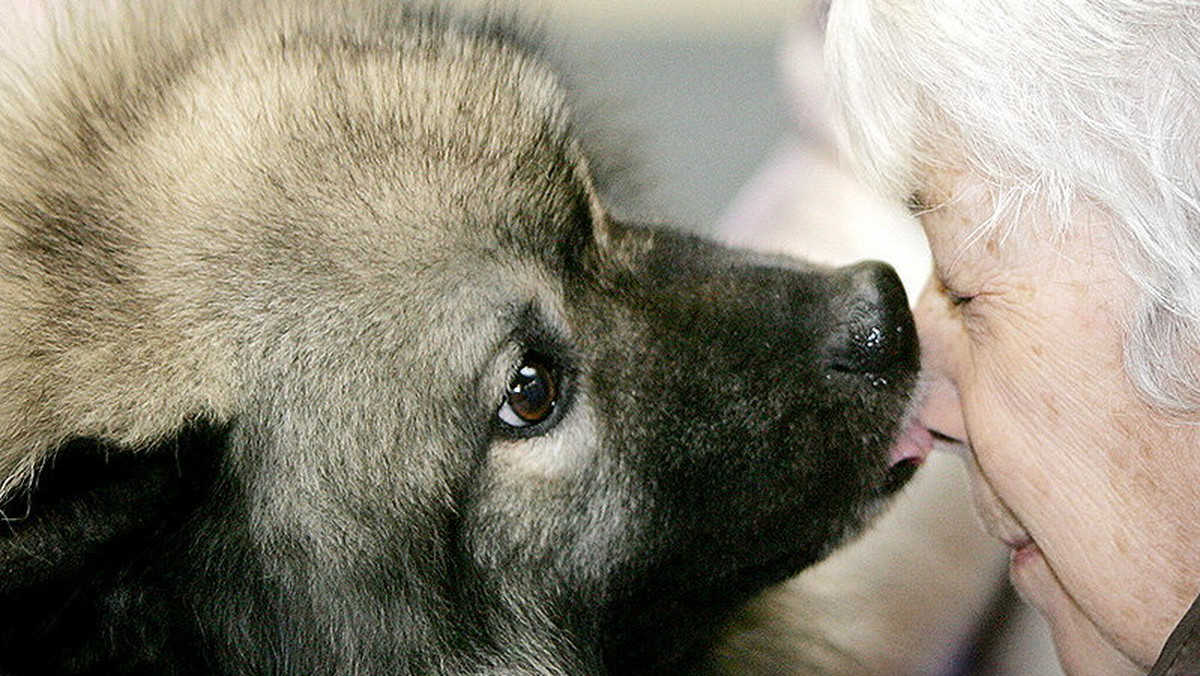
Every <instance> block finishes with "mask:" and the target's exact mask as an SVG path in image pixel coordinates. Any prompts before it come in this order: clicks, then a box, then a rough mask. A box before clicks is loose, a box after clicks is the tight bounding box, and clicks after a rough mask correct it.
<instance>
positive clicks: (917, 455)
mask: <svg viewBox="0 0 1200 676" xmlns="http://www.w3.org/2000/svg"><path fill="white" fill-rule="evenodd" d="M932 451H933V435H932V434H930V433H929V430H927V429H925V427H924V426H923V425H921V424H919V423H917V422H912V423H909V425H908V427H907V428H905V429H904V432H902V433H901V434H900V438H899V439H898V440H897V441H896V445H895V446H893V447H892V454H891V455H892V457H891V462H890V464H889V465H888V466H889V467H895V466H896V465H899V464H900V463H902V462H905V461H910V460H911V461H916V462H917V463H918V464H919V463H921V462H923V461H924V460H925V456H927V455H929V453H930V452H932Z"/></svg>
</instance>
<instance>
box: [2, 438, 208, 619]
mask: <svg viewBox="0 0 1200 676" xmlns="http://www.w3.org/2000/svg"><path fill="white" fill-rule="evenodd" d="M224 437H225V433H224V432H223V431H222V430H219V429H209V428H203V429H202V428H198V427H197V428H193V429H189V430H188V431H186V432H184V433H182V434H180V435H178V436H176V437H174V438H172V439H171V441H170V442H167V443H164V444H162V445H161V446H160V447H158V448H154V449H149V450H148V452H141V453H129V452H114V449H113V448H112V447H110V446H108V445H106V444H103V443H98V442H95V441H93V440H88V439H78V440H74V441H72V442H70V443H68V444H66V445H65V446H64V447H62V448H61V449H60V450H59V451H58V452H57V453H56V454H55V456H54V459H53V461H52V462H51V463H49V464H48V465H47V466H46V467H45V468H44V469H43V470H42V471H41V472H39V473H38V475H37V478H36V480H35V481H31V482H29V483H28V484H26V485H24V486H22V487H20V488H19V489H18V490H16V491H14V492H12V493H11V494H10V495H9V496H8V497H7V498H6V499H5V500H4V501H3V502H0V598H16V597H26V596H30V595H33V596H35V597H38V596H43V594H41V593H40V592H39V590H49V589H55V588H57V586H58V585H60V584H61V583H62V581H64V580H87V579H91V578H93V577H95V576H97V575H104V574H108V573H110V572H111V571H113V570H115V569H116V567H118V566H122V565H125V564H126V563H127V562H129V561H131V560H133V559H135V558H136V557H137V554H138V550H137V547H138V545H137V543H143V542H145V541H147V540H149V539H150V536H152V535H154V534H163V532H164V529H166V528H170V527H177V524H178V523H181V522H183V521H185V520H186V519H185V518H183V517H184V515H185V514H186V512H187V511H188V510H191V509H193V508H194V507H195V505H196V504H197V503H198V501H199V500H200V499H201V498H202V496H204V495H206V494H207V492H208V491H209V490H210V488H211V486H212V485H213V482H214V480H215V477H216V473H217V468H218V466H219V463H220V459H219V458H220V456H221V455H222V454H221V453H220V452H219V449H215V448H214V447H216V446H220V445H222V443H223V441H222V440H223V439H224Z"/></svg>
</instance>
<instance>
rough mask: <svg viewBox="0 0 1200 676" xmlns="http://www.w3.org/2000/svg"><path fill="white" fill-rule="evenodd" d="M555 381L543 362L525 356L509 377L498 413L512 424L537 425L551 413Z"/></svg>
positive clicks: (514, 425) (556, 396) (555, 393)
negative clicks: (510, 377)
mask: <svg viewBox="0 0 1200 676" xmlns="http://www.w3.org/2000/svg"><path fill="white" fill-rule="evenodd" d="M557 399H558V384H557V383H556V382H555V377H554V372H553V371H552V370H551V369H550V368H549V367H548V366H546V365H545V364H544V363H542V362H540V361H538V360H536V359H533V358H526V359H525V361H524V362H523V363H522V364H521V366H520V368H518V369H517V371H516V373H514V374H513V377H512V379H511V380H509V381H508V392H507V393H506V394H505V399H504V405H503V406H502V407H501V408H500V412H499V416H500V419H501V420H502V421H504V423H505V424H507V425H509V426H511V427H528V426H530V425H536V424H538V423H540V422H542V421H544V420H546V419H547V418H549V417H550V414H552V413H554V405H555V401H556V400H557Z"/></svg>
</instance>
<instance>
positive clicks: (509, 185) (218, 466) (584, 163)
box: [0, 14, 917, 674]
mask: <svg viewBox="0 0 1200 676" xmlns="http://www.w3.org/2000/svg"><path fill="white" fill-rule="evenodd" d="M364 16H368V17H369V18H364ZM221 20H222V21H229V20H230V19H229V17H227V16H226V17H223V18H222V19H221ZM145 25H146V26H149V25H150V24H145ZM155 25H156V26H157V27H156V28H155V30H158V31H161V30H166V29H167V28H164V26H166V27H168V28H169V27H170V26H171V25H172V24H171V23H170V22H164V23H163V24H161V25H160V24H155ZM143 28H144V29H145V26H144V27H143ZM145 30H146V31H147V32H148V33H149V34H150V35H151V36H152V37H154V39H161V36H155V35H154V32H153V31H149V29H145ZM223 30H226V31H228V32H227V34H226V37H224V38H223V40H225V42H211V40H213V39H212V38H205V40H201V41H200V42H199V44H203V45H208V48H206V49H204V50H200V49H195V50H193V51H192V52H188V53H187V54H186V55H184V54H183V52H182V51H181V53H180V56H179V58H180V59H181V61H179V62H173V63H175V65H176V71H174V72H173V77H175V78H176V79H175V80H171V81H169V82H165V83H164V81H163V80H162V78H161V77H158V78H157V79H153V80H152V81H153V83H155V85H156V86H157V87H158V89H157V90H156V91H155V92H154V94H153V96H154V99H153V101H147V102H143V103H144V105H145V106H146V107H147V108H149V109H148V110H141V109H139V108H137V107H135V106H130V107H118V108H115V109H112V108H105V107H103V106H95V107H94V108H86V109H85V108H80V109H78V110H75V111H74V112H73V114H74V115H78V116H98V119H103V116H105V115H114V116H124V117H120V120H119V121H121V122H122V123H123V124H122V125H120V128H121V129H134V130H136V133H129V134H127V135H126V134H119V135H117V136H114V137H113V138H108V139H105V141H106V144H107V145H108V146H110V147H112V148H114V150H113V152H111V153H109V154H101V155H98V156H97V157H96V158H93V161H94V165H92V164H89V165H88V166H87V167H84V168H82V169H81V168H80V166H79V165H78V164H74V165H70V166H67V165H65V164H64V165H63V166H58V165H56V164H53V163H51V165H50V169H51V170H50V172H49V173H50V177H49V178H47V179H46V180H47V181H49V180H50V178H53V179H54V186H55V192H54V193H53V195H54V197H55V199H57V200H58V201H57V202H55V204H58V205H60V206H61V205H63V204H67V205H68V206H70V205H74V206H73V208H69V209H68V208H61V209H60V210H58V211H55V212H53V213H51V212H50V211H49V207H48V206H47V205H49V204H50V202H49V201H48V200H49V198H48V197H46V196H45V195H41V196H40V197H38V199H34V197H32V196H33V195H35V194H36V193H35V191H33V190H30V191H29V192H28V194H29V195H30V197H29V198H28V203H27V204H23V205H22V208H21V209H14V208H11V207H10V208H9V209H8V210H7V211H6V213H7V214H8V217H9V218H20V219H21V223H20V226H21V228H22V232H25V233H26V237H27V239H28V240H29V241H30V242H33V243H34V244H38V243H39V242H40V243H41V244H42V245H44V246H41V247H40V248H39V247H37V246H30V247H28V248H27V251H29V252H31V253H29V254H28V256H29V257H31V259H30V260H27V261H25V263H24V265H25V266H26V267H27V269H29V270H34V269H36V270H40V271H41V272H39V273H38V274H40V275H43V278H41V279H40V281H39V284H38V285H37V288H34V287H32V286H31V287H30V289H29V290H28V292H29V293H30V294H35V293H41V291H42V288H43V287H44V286H46V287H52V288H70V289H73V290H74V291H73V292H72V293H69V294H61V295H59V296H53V299H54V300H53V302H49V303H46V304H44V305H35V306H34V310H33V312H34V313H36V312H42V313H43V314H44V315H45V316H34V317H32V318H31V319H30V320H29V321H30V322H32V324H30V325H37V326H41V327H45V329H46V330H47V331H50V332H52V335H51V336H49V340H48V344H49V345H52V346H56V347H57V346H60V345H66V346H67V347H71V346H72V345H75V346H79V345H80V344H82V343H86V345H84V347H86V348H88V349H91V350H93V352H92V353H89V359H90V360H91V361H89V362H88V364H87V365H86V368H81V367H77V366H76V367H74V368H76V370H75V371H72V370H70V369H71V368H72V366H71V364H70V363H69V361H68V358H69V357H70V356H71V353H70V350H63V351H62V352H61V354H59V355H58V361H54V360H51V359H47V361H46V362H45V363H44V364H43V363H42V362H38V363H39V364H40V365H41V366H42V367H45V368H51V369H57V370H56V371H55V373H56V374H57V373H60V372H61V374H62V377H61V378H57V379H55V380H53V383H55V387H61V388H77V389H79V390H80V391H82V392H84V393H86V394H87V395H88V396H82V395H80V394H79V392H57V391H55V392H51V393H50V394H51V395H52V396H47V397H43V398H44V399H45V401H48V402H51V403H53V402H56V401H69V402H71V403H70V405H67V404H58V405H57V406H58V408H57V409H56V410H54V411H52V413H53V414H54V416H52V417H53V418H54V419H55V420H60V419H62V418H64V417H71V416H73V418H79V419H78V420H76V419H70V420H67V421H66V422H63V423H62V427H63V429H65V430H68V432H70V434H68V432H58V433H57V438H61V437H65V436H73V437H75V438H76V440H75V441H73V442H71V443H68V444H67V445H65V446H63V447H62V448H61V449H60V450H59V451H58V453H57V454H56V456H55V458H56V459H55V461H54V467H53V468H52V469H50V470H47V471H46V473H45V474H44V475H43V477H42V478H41V480H40V481H39V482H38V488H37V489H36V490H33V489H30V490H27V491H22V492H19V493H17V494H16V495H14V496H12V497H10V498H9V500H8V502H7V503H6V506H7V511H8V512H9V513H10V514H11V513H13V511H14V510H17V511H21V512H24V511H25V508H26V507H28V517H27V518H25V519H24V520H23V521H21V522H20V523H17V524H15V525H14V527H13V529H12V533H11V534H9V535H8V536H6V537H0V565H3V566H4V567H5V568H6V569H12V570H16V571H18V574H15V575H13V576H10V577H9V578H7V579H6V580H4V581H3V582H0V594H4V595H5V596H6V598H7V601H6V602H5V604H6V605H5V607H8V608H18V609H20V612H21V613H24V614H25V617H24V618H16V617H13V616H9V617H6V618H4V619H3V620H0V625H3V626H2V627H0V628H2V633H0V638H5V637H6V640H7V643H8V646H9V647H11V648H12V650H9V648H8V647H6V648H5V651H0V652H2V653H3V654H5V655H10V656H11V657H8V658H6V659H10V660H13V661H14V664H16V665H17V666H18V667H20V666H21V665H32V664H38V660H50V659H52V658H51V657H48V656H47V654H46V651H47V650H49V649H48V648H45V647H44V646H45V645H46V644H45V641H48V640H51V639H52V640H54V641H57V642H58V643H57V645H59V646H67V647H64V648H60V649H61V650H63V654H64V655H67V657H60V658H57V659H62V660H64V661H65V662H69V663H71V664H84V665H90V667H95V668H100V666H99V665H103V664H112V663H114V662H113V661H114V660H116V661H120V660H125V661H124V662H120V663H121V664H126V665H128V664H135V665H136V664H142V662H138V661H137V660H143V662H144V663H146V664H162V663H167V662H174V663H176V664H189V665H192V668H196V669H201V668H202V669H213V670H216V671H221V672H224V671H234V672H239V671H248V672H252V673H260V672H261V673H268V672H270V673H276V672H279V673H306V674H307V673H326V672H329V673H333V672H336V673H343V672H347V673H349V672H351V671H353V670H355V669H357V670H360V671H361V672H362V673H434V672H439V670H444V671H448V672H452V673H468V672H473V671H486V670H488V669H502V668H509V669H515V670H528V671H534V670H537V669H544V670H545V673H560V672H561V673H583V672H585V671H599V670H601V669H603V668H607V669H610V670H612V671H613V672H614V673H636V672H638V671H647V670H663V669H667V668H668V667H670V666H671V665H674V664H678V663H680V662H681V661H683V660H685V659H686V658H687V657H688V656H689V655H691V654H692V653H693V651H695V650H697V649H698V646H699V645H700V642H701V641H702V640H703V639H704V638H706V637H707V636H708V633H709V632H710V631H711V630H712V629H713V628H714V627H715V626H716V625H717V624H718V623H719V622H720V620H721V619H722V618H724V617H725V616H726V614H727V613H728V612H730V611H731V610H732V609H733V608H735V607H736V606H737V604H738V603H740V602H741V601H743V600H745V599H746V598H747V597H748V596H749V595H751V594H753V593H754V592H756V591H757V590H759V589H761V588H762V587H764V586H765V585H767V584H770V583H772V582H776V581H779V580H781V579H783V578H784V577H786V576H788V575H791V574H793V573H795V572H797V571H799V570H800V569H802V568H803V567H805V566H806V565H808V564H811V563H813V562H814V561H817V560H818V559H820V558H821V557H822V556H823V555H824V554H826V553H827V552H828V551H829V550H830V548H831V547H833V546H835V545H836V544H838V543H839V542H840V541H842V540H843V539H844V538H845V537H846V536H847V535H848V534H849V533H851V532H853V531H854V530H855V529H856V528H857V527H858V526H860V525H861V523H862V522H863V520H864V518H865V516H866V515H867V514H868V513H869V512H871V510H872V509H873V508H874V507H875V506H876V503H877V502H878V501H879V500H880V499H881V498H884V497H886V496H887V495H888V494H889V493H890V492H892V491H894V490H895V489H896V488H897V487H898V486H899V485H901V484H902V483H903V481H904V480H905V479H906V478H907V474H908V473H909V472H910V470H911V468H910V467H909V466H908V465H906V464H902V465H899V466H898V465H897V463H896V462H895V461H894V460H893V453H892V451H891V449H892V447H893V445H894V440H895V439H896V438H897V437H898V436H900V435H901V433H902V428H903V426H904V425H905V419H904V418H905V414H906V410H907V408H908V406H909V400H910V398H911V396H912V392H913V388H914V385H915V379H916V370H917V343H916V337H915V334H914V330H913V325H912V321H911V317H910V315H909V313H908V309H907V303H906V300H905V296H904V293H903V291H902V289H901V287H900V285H899V282H898V280H897V279H896V277H895V275H894V274H893V273H892V272H891V271H890V270H889V269H887V268H886V267H885V266H882V265H878V264H862V265H858V266H854V267H852V268H848V269H841V270H829V269H822V268H818V267H815V266H810V265H806V264H803V263H799V262H796V261H793V260H787V259H783V258H768V257H762V256H758V255H753V254H750V253H746V252H740V251H734V250H729V249H725V248H722V247H719V246H716V245H714V244H711V243H707V242H705V241H702V240H700V239H697V238H695V237H692V236H688V235H684V234H680V233H677V232H671V231H668V230H663V229H651V228H646V227H642V226H638V225H634V224H630V223H624V222H619V221H618V220H616V219H615V218H613V217H612V216H611V215H610V214H609V212H608V210H607V209H606V206H605V201H604V199H603V198H602V197H601V196H600V194H599V193H598V191H597V190H596V188H595V186H594V183H595V180H594V179H593V177H592V174H591V172H590V170H589V160H588V156H587V153H586V152H585V151H583V150H582V149H581V148H582V147H581V145H580V143H579V141H578V140H577V138H576V135H575V131H574V128H573V124H572V122H571V119H570V117H569V115H568V113H567V109H566V106H565V104H564V102H563V97H562V93H561V91H560V90H559V88H558V86H557V84H556V83H555V80H554V77H553V76H552V75H551V73H550V72H549V71H548V70H547V69H546V67H545V66H544V65H542V64H541V62H540V61H539V60H538V59H537V58H536V57H535V56H533V55H532V54H531V52H530V51H529V50H528V49H526V48H524V47H523V46H521V44H520V43H519V41H518V40H515V39H513V38H512V36H511V35H508V34H506V33H505V32H504V31H502V30H498V29H496V28H494V27H490V26H479V25H468V24H456V23H453V22H449V21H446V20H443V19H437V18H429V17H414V16H411V15H389V16H385V15H383V14H379V15H363V16H358V15H351V14H347V15H346V16H340V17H338V18H329V17H324V18H321V19H319V20H316V19H314V20H310V21H306V20H303V19H294V18H288V19H287V20H284V21H280V20H278V19H252V18H246V17H243V18H242V19H241V23H237V24H236V28H230V27H228V26H226V27H225V28H224V29H223ZM134 37H135V38H136V39H141V40H147V41H148V40H150V38H148V37H146V36H144V35H142V34H140V33H139V34H136V35H134ZM176 42H178V43H180V44H188V43H187V42H186V41H183V40H176ZM116 44H121V43H119V42H117V43H116ZM168 44H173V43H168ZM218 47H219V48H218ZM133 53H134V52H130V53H129V54H126V53H112V54H110V56H111V57H113V59H114V60H115V61H116V65H113V66H106V67H111V68H115V69H124V70H122V71H121V72H122V73H123V74H124V76H125V79H124V80H121V79H120V78H109V79H103V78H102V79H101V80H100V81H101V82H110V81H118V80H120V81H122V82H125V81H126V80H129V79H133V81H134V82H137V81H138V80H137V78H152V77H154V76H161V75H162V72H161V69H162V68H163V67H162V66H161V65H155V64H150V63H143V62H136V63H129V64H122V63H120V62H119V59H120V58H121V57H123V56H124V57H130V58H132V57H131V56H130V55H131V54H133ZM185 56H186V59H185ZM187 59H191V60H187ZM181 64H182V65H181ZM77 66H78V67H83V66H82V65H79V64H77ZM106 72H107V71H106ZM181 73H182V74H181ZM145 81H146V82H150V81H151V80H149V79H147V80H145ZM103 94H104V92H98V93H96V94H95V95H96V96H98V97H99V96H101V95H103ZM109 94H111V92H109ZM147 96H149V95H147ZM185 113H186V114H185ZM77 122H78V121H77ZM108 122H109V125H108V126H107V127H103V128H104V129H109V130H110V132H109V133H114V134H116V133H117V132H112V131H111V130H112V129H114V128H117V127H118V125H115V124H114V123H113V121H112V120H109V121H108ZM90 128H92V129H100V128H101V125H99V124H98V123H97V121H96V120H91V127H90ZM83 171H86V172H89V173H87V175H86V176H87V180H84V179H83V178H81V174H78V172H83ZM73 172H75V173H73ZM97 186H100V187H99V188H98V187H97ZM73 191H74V192H73ZM39 200H40V201H39ZM64 213H66V214H71V215H73V216H74V217H76V218H77V219H78V220H79V222H78V223H73V224H71V227H74V228H78V229H79V232H82V233H84V236H82V237H78V238H76V240H77V241H71V242H68V243H67V244H66V245H62V246H65V249H64V248H62V246H60V249H61V251H59V252H56V251H55V250H54V247H53V246H52V245H53V244H54V240H53V237H54V236H56V235H57V234H59V233H60V230H61V226H62V224H61V223H59V222H56V221H53V218H58V217H60V216H61V215H62V214H64ZM95 214H102V215H103V216H104V217H103V218H96V217H94V215H95ZM56 228H58V229H56ZM89 243H91V244H89ZM90 245H94V246H96V247H98V249H97V251H95V252H89V251H88V249H87V247H88V246H90ZM19 251H21V249H18V248H16V247H10V248H9V249H8V250H7V252H6V255H7V256H8V257H9V258H15V257H16V256H17V255H18V252H19ZM38 256H40V257H42V258H41V259H37V260H33V258H34V257H38ZM65 256H83V257H84V260H94V261H101V262H103V261H109V262H110V263H111V264H112V267H111V268H108V269H106V270H103V271H101V270H98V269H96V268H95V267H94V266H87V265H80V264H66V263H65V262H64V263H63V264H61V265H48V264H46V261H56V260H59V259H60V258H62V257H65ZM43 259H44V260H43ZM92 276H94V277H95V278H94V279H93V277H92ZM60 278H61V279H60ZM41 282H45V284H42V283H41ZM8 283H9V284H13V283H15V282H12V281H11V280H10V281H9V282H8ZM71 341H75V342H74V343H72V342H71ZM80 349H83V348H80ZM76 354H77V353H76ZM106 359H107V360H109V361H105V360H106ZM30 363H31V364H32V363H34V362H33V360H30ZM84 376H86V378H85V377H84ZM38 382H39V383H42V382H46V381H44V379H39V380H38ZM113 392H117V393H120V394H121V397H116V396H114V395H113V394H112V393H113ZM92 393H94V396H91V394H92ZM31 396H32V395H31ZM118 399H122V400H121V401H118ZM80 402H82V403H80ZM88 406H91V407H92V408H91V409H88V408H87V407H88ZM106 407H107V408H106ZM84 410H87V411H88V412H89V414H88V415H86V416H85V415H83V414H82V413H80V411H84ZM68 414H69V415H68ZM139 415H142V416H144V418H139ZM97 420H99V421H100V422H96V421H97ZM143 420H144V421H145V422H141V421H143ZM89 425H91V427H89ZM54 436H55V435H47V438H51V437H54ZM88 439H91V441H89V440H88ZM97 439H99V440H97ZM163 439H169V441H163ZM148 440H149V441H148ZM131 445H140V446H141V447H142V448H141V450H142V453H140V454H137V455H130V454H126V453H121V452H119V451H121V450H124V448H125V447H127V446H131ZM147 446H150V447H151V448H149V449H147V448H146V447H147ZM97 452H99V454H100V455H104V456H106V457H111V458H112V459H111V460H108V461H104V462H101V461H98V460H96V456H97ZM29 551H35V552H40V554H39V556H40V557H41V558H39V559H38V561H39V563H38V564H36V565H34V564H32V563H31V559H29V558H28V557H26V556H24V555H23V554H22V552H29ZM30 618H32V619H30ZM664 624H667V625H670V627H669V628H664V626H663V625H664ZM89 627H93V628H92V629H89ZM95 627H100V628H95ZM89 632H92V633H94V634H95V635H93V636H89V635H88V634H89ZM39 642H41V643H40V644H39ZM38 645H42V646H43V647H42V648H38V647H37V646H38ZM0 659H5V658H0ZM70 660H75V661H74V662H71V661H70ZM196 665H204V666H202V667H201V666H196ZM90 667H89V668H90ZM555 670H559V671H557V672H556V671H555ZM354 673H358V672H357V671H355V672H354Z"/></svg>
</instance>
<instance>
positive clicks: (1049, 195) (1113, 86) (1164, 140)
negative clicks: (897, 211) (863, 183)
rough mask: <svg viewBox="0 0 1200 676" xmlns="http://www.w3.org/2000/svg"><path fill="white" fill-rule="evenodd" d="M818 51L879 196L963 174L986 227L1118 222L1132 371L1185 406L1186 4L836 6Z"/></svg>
mask: <svg viewBox="0 0 1200 676" xmlns="http://www.w3.org/2000/svg"><path fill="white" fill-rule="evenodd" d="M826 50H827V59H828V63H829V67H830V68H831V69H832V73H831V76H832V83H833V88H834V92H833V95H834V100H835V104H836V105H835V108H836V109H837V110H838V113H839V116H840V120H839V129H838V132H839V137H840V141H841V143H842V147H843V149H845V150H846V151H847V152H848V154H849V155H850V156H851V159H852V161H853V163H854V164H855V165H856V166H857V167H858V168H859V169H860V170H861V171H862V173H863V174H864V176H865V177H866V178H867V180H868V181H869V182H870V183H872V184H873V185H874V186H875V187H877V188H879V189H881V190H882V191H884V192H885V193H886V194H887V195H888V196H889V197H892V198H897V199H906V198H908V197H909V196H910V194H911V193H912V191H914V190H916V189H918V188H919V185H918V175H919V174H921V173H922V172H937V171H939V170H947V169H951V170H960V171H962V170H965V171H968V172H970V173H971V174H973V175H975V176H978V177H980V178H981V179H982V180H983V181H984V182H985V184H987V185H988V186H989V187H990V189H991V193H992V195H991V196H992V199H993V206H994V215H993V217H992V218H990V219H989V220H988V221H987V222H986V223H984V224H982V226H981V227H983V228H991V227H996V224H997V223H1002V222H1005V221H1011V220H1012V217H1013V216H1015V215H1017V214H1016V212H1019V211H1020V210H1021V209H1022V208H1023V207H1024V206H1025V205H1029V204H1035V203H1036V204H1038V205H1039V206H1042V207H1047V208H1049V209H1050V213H1051V215H1052V216H1053V217H1054V218H1053V219H1052V221H1053V223H1054V224H1055V226H1056V228H1065V227H1067V226H1068V224H1069V223H1070V220H1071V219H1070V215H1071V213H1072V211H1073V209H1074V207H1076V206H1078V205H1079V204H1080V203H1088V204H1090V205H1093V206H1096V207H1099V208H1100V209H1101V210H1102V211H1104V212H1106V213H1107V214H1108V215H1109V216H1110V217H1111V218H1112V220H1113V221H1114V222H1115V223H1117V224H1119V226H1120V230H1121V232H1120V233H1118V234H1119V235H1120V236H1121V237H1122V238H1123V241H1125V242H1127V243H1128V244H1129V246H1126V247H1125V248H1126V249H1127V251H1126V252H1125V254H1126V256H1125V259H1126V264H1127V265H1126V267H1127V270H1128V272H1129V274H1130V276H1131V277H1132V279H1133V280H1134V282H1135V283H1136V284H1137V285H1138V286H1139V287H1140V289H1141V291H1142V300H1141V303H1140V305H1139V307H1138V309H1137V311H1136V315H1135V316H1133V317H1130V318H1128V320H1129V321H1128V326H1129V335H1128V337H1127V340H1126V365H1127V369H1128V373H1129V376H1130V378H1131V380H1132V381H1133V382H1134V384H1135V385H1136V386H1137V387H1138V388H1139V389H1140V390H1141V391H1142V392H1143V394H1144V395H1146V396H1147V397H1148V399H1149V400H1150V401H1151V402H1153V403H1155V404H1158V405H1159V406H1162V407H1164V408H1167V409H1171V410H1177V411H1188V410H1196V409H1197V408H1200V1H1197V0H954V1H952V2H947V1H946V0H835V2H834V5H833V8H832V10H831V12H830V19H829V27H828V40H827V47H826ZM947 151H952V152H953V153H954V154H953V155H952V156H945V155H940V156H939V153H945V152H947ZM1057 232H1061V230H1057Z"/></svg>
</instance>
